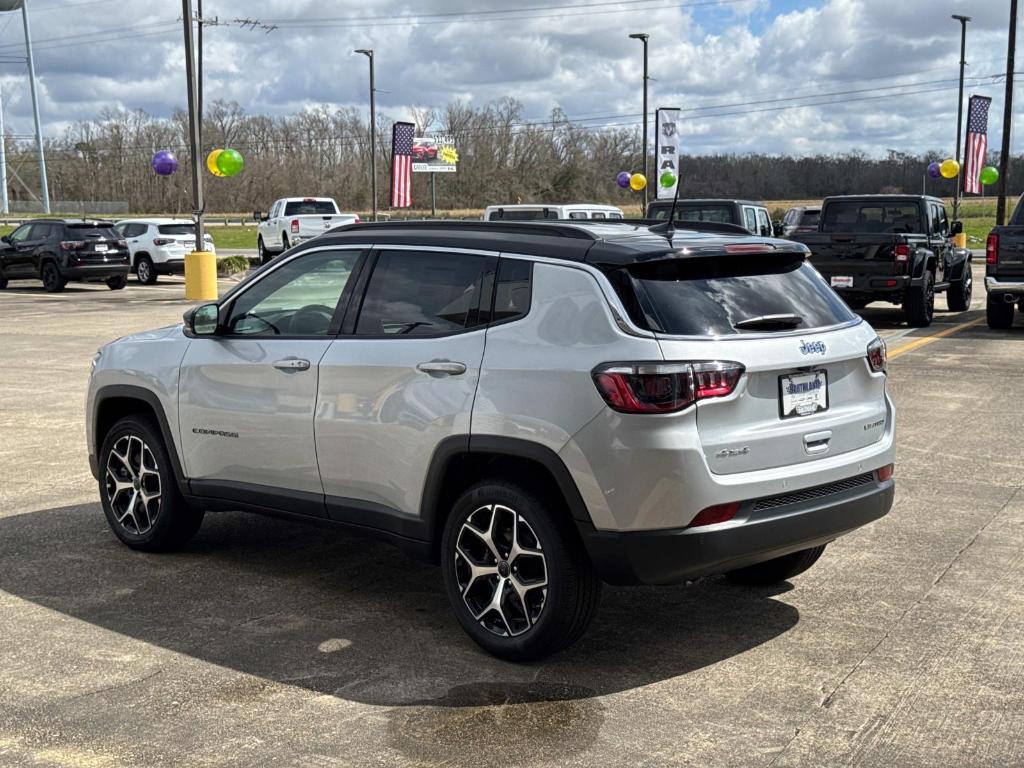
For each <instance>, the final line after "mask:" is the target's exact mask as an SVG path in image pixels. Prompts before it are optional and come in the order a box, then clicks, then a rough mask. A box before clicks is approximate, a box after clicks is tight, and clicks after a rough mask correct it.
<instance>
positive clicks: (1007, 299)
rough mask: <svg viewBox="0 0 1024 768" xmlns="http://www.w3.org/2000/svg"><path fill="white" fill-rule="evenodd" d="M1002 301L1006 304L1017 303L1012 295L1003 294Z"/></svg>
mask: <svg viewBox="0 0 1024 768" xmlns="http://www.w3.org/2000/svg"><path fill="white" fill-rule="evenodd" d="M1003 301H1005V302H1006V303H1007V304H1016V303H1017V297H1016V296H1014V295H1013V294H1012V293H1004V294H1003Z"/></svg>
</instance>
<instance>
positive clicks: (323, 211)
mask: <svg viewBox="0 0 1024 768" xmlns="http://www.w3.org/2000/svg"><path fill="white" fill-rule="evenodd" d="M337 212H338V209H337V208H336V207H335V206H334V203H333V202H332V201H331V200H293V201H292V202H290V203H285V204H284V215H285V216H307V215H313V216H316V215H318V214H319V215H322V216H331V215H333V214H335V213H337Z"/></svg>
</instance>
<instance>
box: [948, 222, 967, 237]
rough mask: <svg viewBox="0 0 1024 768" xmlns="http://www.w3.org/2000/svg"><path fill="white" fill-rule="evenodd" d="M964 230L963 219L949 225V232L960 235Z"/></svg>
mask: <svg viewBox="0 0 1024 768" xmlns="http://www.w3.org/2000/svg"><path fill="white" fill-rule="evenodd" d="M963 231H964V223H963V222H962V221H954V222H952V223H951V224H950V225H949V234H951V235H959V234H960V233H961V232H963Z"/></svg>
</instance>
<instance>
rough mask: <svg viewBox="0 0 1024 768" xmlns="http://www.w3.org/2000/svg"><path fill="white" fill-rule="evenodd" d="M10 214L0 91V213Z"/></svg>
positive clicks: (1, 92) (2, 99)
mask: <svg viewBox="0 0 1024 768" xmlns="http://www.w3.org/2000/svg"><path fill="white" fill-rule="evenodd" d="M0 85H2V83H0ZM10 212H11V210H10V204H9V203H8V201H7V139H6V134H4V97H3V91H2V90H0V213H4V214H7V213H10Z"/></svg>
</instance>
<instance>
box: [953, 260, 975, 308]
mask: <svg viewBox="0 0 1024 768" xmlns="http://www.w3.org/2000/svg"><path fill="white" fill-rule="evenodd" d="M973 293H974V276H973V274H972V273H971V263H970V262H967V263H966V264H964V273H963V276H962V277H961V279H960V280H953V281H951V282H950V284H949V288H948V289H947V290H946V306H947V307H949V311H950V312H966V311H967V310H968V309H970V308H971V297H972V295H973Z"/></svg>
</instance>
